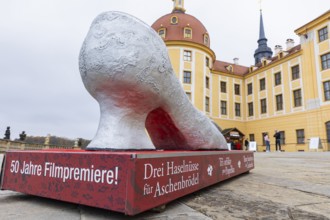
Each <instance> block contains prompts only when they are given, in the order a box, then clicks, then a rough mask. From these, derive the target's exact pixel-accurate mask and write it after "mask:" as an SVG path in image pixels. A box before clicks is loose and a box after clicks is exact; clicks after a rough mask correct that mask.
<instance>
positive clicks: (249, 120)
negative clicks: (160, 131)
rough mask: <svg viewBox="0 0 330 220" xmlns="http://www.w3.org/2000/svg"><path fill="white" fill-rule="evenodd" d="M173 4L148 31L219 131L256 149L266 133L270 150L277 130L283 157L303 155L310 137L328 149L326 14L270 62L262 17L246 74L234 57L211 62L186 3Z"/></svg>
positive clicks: (204, 33) (206, 43) (207, 40)
mask: <svg viewBox="0 0 330 220" xmlns="http://www.w3.org/2000/svg"><path fill="white" fill-rule="evenodd" d="M173 2H174V7H173V11H172V12H171V13H169V14H166V15H164V16H162V17H160V18H159V19H158V20H156V21H155V22H154V24H153V25H152V27H153V28H154V29H155V30H156V31H157V32H158V34H159V35H160V36H161V37H162V38H163V39H164V42H165V44H166V46H167V48H168V52H169V55H170V59H171V62H172V66H173V68H174V72H175V73H176V75H177V77H178V79H179V80H180V81H181V82H182V84H183V88H184V90H185V92H186V94H187V96H188V97H189V99H190V100H191V102H192V103H193V104H194V106H195V107H196V108H198V109H199V110H200V111H202V112H204V113H205V114H206V115H207V116H209V117H210V118H211V119H213V120H214V121H215V122H216V123H217V124H218V125H219V126H220V127H221V128H222V129H223V130H224V129H232V128H236V129H237V130H239V131H240V133H239V134H242V135H243V134H244V135H245V138H249V140H250V141H256V142H257V145H258V147H259V148H258V150H264V148H265V146H264V141H263V134H264V133H269V134H270V139H271V148H272V150H274V143H275V139H274V138H273V135H272V134H273V133H274V130H276V129H277V130H279V131H280V132H281V141H282V144H283V146H282V150H284V151H308V150H309V139H310V138H312V137H319V138H320V139H321V142H322V145H323V148H324V149H327V150H330V149H329V145H330V40H329V37H328V33H329V26H330V22H329V17H330V10H329V11H327V12H326V13H324V14H322V15H320V16H319V17H317V18H316V19H314V20H312V21H310V22H309V23H307V24H305V25H304V26H302V27H300V28H298V29H297V30H295V33H296V34H297V35H298V36H300V44H298V45H294V42H293V40H292V39H288V40H287V42H286V47H285V48H282V46H280V45H277V46H276V47H275V51H274V55H273V52H272V50H271V49H270V48H269V47H268V46H267V38H266V35H265V29H264V24H263V19H262V13H260V32H259V39H258V41H257V42H258V47H257V49H256V50H255V53H254V58H255V64H254V65H251V66H250V67H246V66H242V65H239V62H238V59H237V58H235V59H234V60H233V62H232V63H228V62H224V61H220V60H216V55H215V53H214V51H213V50H212V49H211V48H210V36H209V33H208V32H207V29H206V28H205V27H204V25H203V24H202V23H201V22H200V21H199V20H198V19H197V18H195V17H194V16H192V15H189V14H186V13H185V8H184V0H174V1H173ZM251 54H252V52H251ZM235 134H237V133H235ZM232 138H233V139H238V140H239V141H242V139H243V137H242V136H237V135H236V137H235V136H233V137H232Z"/></svg>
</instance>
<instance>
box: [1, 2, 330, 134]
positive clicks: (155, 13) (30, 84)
mask: <svg viewBox="0 0 330 220" xmlns="http://www.w3.org/2000/svg"><path fill="white" fill-rule="evenodd" d="M0 3H1V4H0V5H1V7H0V30H1V32H0V33H1V34H0V96H1V98H0V138H3V136H4V132H5V129H6V127H7V126H11V131H12V136H11V138H12V139H14V138H18V134H19V133H20V132H21V131H23V130H24V131H26V133H27V134H28V135H34V136H38V135H39V136H45V135H47V134H51V135H57V136H62V137H68V138H77V137H82V138H86V139H92V138H93V136H94V134H95V132H96V130H97V126H98V120H99V107H98V104H97V102H96V101H95V100H94V99H93V98H92V97H91V96H90V95H89V94H88V93H87V91H86V90H85V88H84V86H83V83H82V81H81V78H80V73H79V69H78V55H79V50H80V46H81V44H82V42H83V40H84V38H85V36H86V34H87V32H88V29H89V26H90V24H91V22H92V20H93V19H94V18H95V17H96V16H97V15H98V14H100V13H101V12H104V11H123V12H126V13H129V14H131V15H134V16H136V17H138V18H139V19H141V20H143V21H144V22H146V23H147V24H149V25H152V23H153V22H154V21H156V20H157V19H158V18H159V17H161V16H163V15H165V14H167V13H170V12H171V10H172V7H173V3H172V1H171V0H144V1H142V0H139V1H136V0H120V1H115V0H0ZM185 8H186V10H187V11H186V13H187V14H191V15H193V16H195V17H196V18H197V19H199V20H200V21H201V22H202V23H203V24H204V25H205V27H206V29H207V30H208V32H209V34H210V39H211V49H213V50H214V52H215V53H216V56H217V59H218V60H222V61H227V62H232V59H233V58H234V57H238V58H240V64H242V65H246V66H250V65H252V64H254V59H253V53H254V50H255V49H256V48H257V40H258V35H259V9H260V5H259V1H258V0H200V1H198V0H185ZM329 9H330V1H329V0H303V1H302V0H263V1H262V10H263V18H264V25H265V32H266V37H267V38H268V46H270V47H271V48H272V49H274V46H275V45H277V44H279V45H282V46H283V47H285V41H286V39H287V38H293V39H294V40H295V42H296V44H299V38H298V37H297V36H296V35H295V33H294V30H295V29H297V28H299V27H301V26H302V25H304V24H306V23H307V22H309V21H311V20H312V19H315V18H316V17H318V16H319V15H321V14H323V13H324V12H326V11H327V10H329Z"/></svg>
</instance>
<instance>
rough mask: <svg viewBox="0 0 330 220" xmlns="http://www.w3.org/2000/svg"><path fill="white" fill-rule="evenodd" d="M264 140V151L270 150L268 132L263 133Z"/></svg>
mask: <svg viewBox="0 0 330 220" xmlns="http://www.w3.org/2000/svg"><path fill="white" fill-rule="evenodd" d="M264 140H265V144H266V152H270V141H269V137H268V133H266V134H265V136H264Z"/></svg>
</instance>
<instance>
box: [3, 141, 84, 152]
mask: <svg viewBox="0 0 330 220" xmlns="http://www.w3.org/2000/svg"><path fill="white" fill-rule="evenodd" d="M44 149H78V148H75V147H73V146H71V147H68V146H57V145H51V144H49V145H45V144H30V143H25V142H22V141H11V140H5V139H0V153H2V152H5V151H7V150H44ZM79 149H80V148H79Z"/></svg>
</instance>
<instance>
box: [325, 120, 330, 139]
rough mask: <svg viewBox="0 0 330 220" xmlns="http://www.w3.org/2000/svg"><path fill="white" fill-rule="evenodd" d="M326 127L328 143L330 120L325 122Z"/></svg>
mask: <svg viewBox="0 0 330 220" xmlns="http://www.w3.org/2000/svg"><path fill="white" fill-rule="evenodd" d="M325 129H326V131H327V140H328V143H330V121H328V122H326V123H325Z"/></svg>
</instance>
